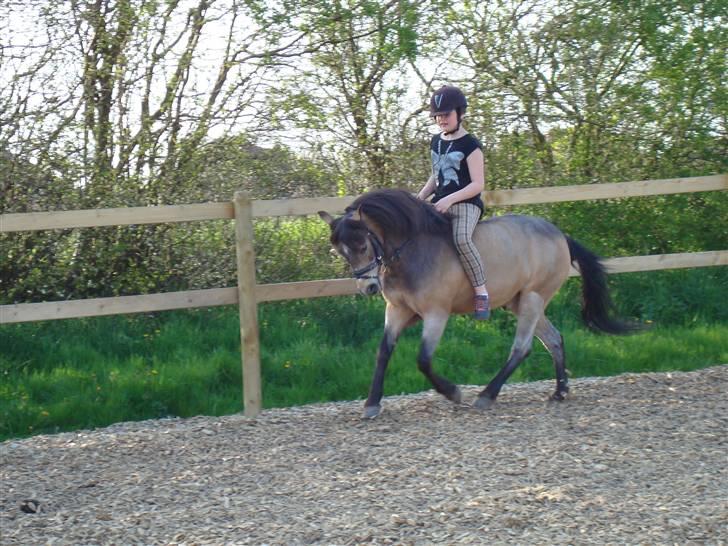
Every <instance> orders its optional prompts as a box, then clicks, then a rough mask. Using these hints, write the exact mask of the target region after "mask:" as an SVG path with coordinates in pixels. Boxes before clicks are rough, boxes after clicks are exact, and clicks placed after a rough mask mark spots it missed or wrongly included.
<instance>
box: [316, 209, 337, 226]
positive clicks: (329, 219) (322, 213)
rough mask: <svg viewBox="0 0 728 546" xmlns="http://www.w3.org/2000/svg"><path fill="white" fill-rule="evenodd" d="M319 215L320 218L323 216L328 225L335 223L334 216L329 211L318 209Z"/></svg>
mask: <svg viewBox="0 0 728 546" xmlns="http://www.w3.org/2000/svg"><path fill="white" fill-rule="evenodd" d="M318 215H319V218H321V219H322V220H323V221H324V222H326V223H327V224H328V225H332V224H333V223H334V217H333V216H331V215H330V214H329V213H328V212H326V211H323V210H320V211H318Z"/></svg>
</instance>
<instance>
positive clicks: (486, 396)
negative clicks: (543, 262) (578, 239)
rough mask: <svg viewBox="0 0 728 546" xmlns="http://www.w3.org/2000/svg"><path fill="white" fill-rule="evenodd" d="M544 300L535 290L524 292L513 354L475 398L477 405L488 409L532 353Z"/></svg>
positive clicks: (517, 310)
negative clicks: (519, 366)
mask: <svg viewBox="0 0 728 546" xmlns="http://www.w3.org/2000/svg"><path fill="white" fill-rule="evenodd" d="M543 308H544V302H543V299H542V298H541V296H539V295H538V294H537V293H535V292H529V293H527V294H522V295H521V298H520V301H519V302H518V306H517V309H516V310H515V312H516V315H517V316H518V325H517V326H516V338H515V339H514V340H513V346H512V347H511V354H510V356H509V357H508V360H507V361H506V364H505V366H503V368H501V370H500V371H499V372H498V373H497V374H496V376H495V377H494V378H493V379H491V381H490V383H488V386H487V387H485V389H483V390H482V391H481V392H480V394H479V395H478V398H477V399H476V400H475V407H476V408H478V409H488V408H489V407H491V406H492V405H493V403H494V402H495V399H496V398H497V397H498V393H499V392H500V390H501V388H502V387H503V384H504V383H505V382H506V381H507V380H508V378H509V377H510V376H511V374H512V373H513V372H514V371H515V369H516V368H517V367H518V365H519V364H520V363H521V362H523V360H524V359H525V358H526V357H527V356H528V355H529V354H530V353H531V346H532V344H533V334H534V331H535V330H536V325H537V324H538V321H539V320H540V319H541V317H543Z"/></svg>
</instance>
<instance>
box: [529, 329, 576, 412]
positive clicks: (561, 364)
mask: <svg viewBox="0 0 728 546" xmlns="http://www.w3.org/2000/svg"><path fill="white" fill-rule="evenodd" d="M536 337H537V338H538V339H540V340H541V343H543V345H544V347H546V350H547V351H548V352H549V353H551V358H553V360H554V370H555V371H556V391H554V393H553V394H552V395H551V398H550V399H551V400H558V401H561V400H563V399H564V398H566V395H567V394H568V393H569V379H568V377H567V376H566V356H565V354H564V337H563V336H562V335H561V333H560V332H559V331H558V330H557V329H556V328H554V325H553V324H551V322H549V319H547V318H546V317H541V320H539V321H538V324H537V325H536Z"/></svg>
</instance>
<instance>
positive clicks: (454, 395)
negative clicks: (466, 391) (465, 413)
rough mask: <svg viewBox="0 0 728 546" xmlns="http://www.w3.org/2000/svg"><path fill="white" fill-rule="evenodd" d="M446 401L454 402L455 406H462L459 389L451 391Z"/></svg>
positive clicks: (461, 396) (461, 395) (461, 394)
mask: <svg viewBox="0 0 728 546" xmlns="http://www.w3.org/2000/svg"><path fill="white" fill-rule="evenodd" d="M448 399H449V400H451V401H452V402H454V403H455V404H462V403H463V393H462V391H461V390H460V387H455V390H454V391H452V394H451V395H450V396H448Z"/></svg>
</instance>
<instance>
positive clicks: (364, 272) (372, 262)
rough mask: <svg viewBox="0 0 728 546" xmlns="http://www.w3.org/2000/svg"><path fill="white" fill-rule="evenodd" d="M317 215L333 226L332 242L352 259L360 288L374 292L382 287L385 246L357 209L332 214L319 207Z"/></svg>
mask: <svg viewBox="0 0 728 546" xmlns="http://www.w3.org/2000/svg"><path fill="white" fill-rule="evenodd" d="M318 215H319V216H320V217H321V219H322V220H323V221H325V222H326V223H327V224H329V227H330V228H331V244H332V245H333V247H334V249H335V250H336V252H338V253H339V254H340V255H341V256H343V257H344V259H345V260H346V261H347V262H349V265H350V266H351V270H352V272H353V274H354V277H356V286H357V288H358V289H359V292H361V293H362V294H364V295H366V296H373V295H375V294H378V293H379V292H380V291H381V290H382V285H381V282H380V280H379V268H380V266H381V265H382V257H383V252H384V249H383V247H382V242H381V240H380V238H379V237H378V236H377V235H376V234H374V233H373V232H372V231H371V230H370V229H369V228H368V227H367V225H366V223H365V222H364V221H363V220H362V218H361V215H360V214H359V212H358V211H353V212H349V213H347V214H345V215H344V216H342V217H340V218H333V217H332V216H331V215H330V214H329V213H327V212H324V211H319V213H318Z"/></svg>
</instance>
